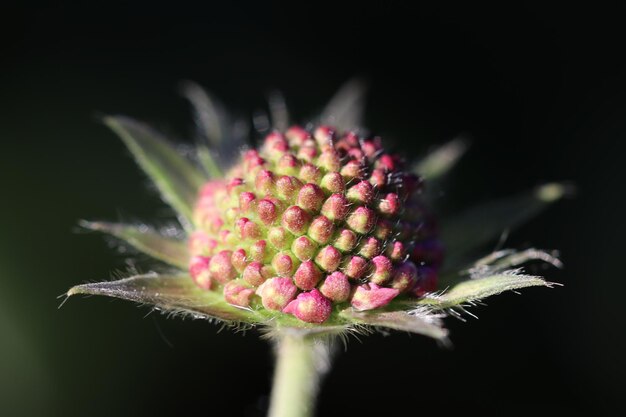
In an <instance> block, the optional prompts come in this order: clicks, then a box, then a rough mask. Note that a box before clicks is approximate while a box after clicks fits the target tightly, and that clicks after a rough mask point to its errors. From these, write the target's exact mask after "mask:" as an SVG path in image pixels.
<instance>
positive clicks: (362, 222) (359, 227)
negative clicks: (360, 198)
mask: <svg viewBox="0 0 626 417" xmlns="http://www.w3.org/2000/svg"><path fill="white" fill-rule="evenodd" d="M375 221H376V215H375V214H374V212H373V211H372V210H371V209H369V208H367V207H363V206H361V207H357V209H356V210H354V211H353V212H352V213H350V214H349V215H348V218H347V220H346V223H347V224H348V226H350V229H352V230H354V231H355V232H357V233H360V234H362V235H364V234H366V233H368V232H369V231H370V230H371V229H372V227H373V226H374V224H375Z"/></svg>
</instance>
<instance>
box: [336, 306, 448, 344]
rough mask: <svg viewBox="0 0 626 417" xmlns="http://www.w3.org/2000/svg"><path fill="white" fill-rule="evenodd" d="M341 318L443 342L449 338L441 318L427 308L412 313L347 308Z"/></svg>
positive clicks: (411, 311)
mask: <svg viewBox="0 0 626 417" xmlns="http://www.w3.org/2000/svg"><path fill="white" fill-rule="evenodd" d="M341 316H342V317H345V318H346V319H349V320H351V321H352V322H353V323H355V324H359V325H364V326H372V327H384V328H387V329H393V330H401V331H406V332H410V333H416V334H421V335H424V336H428V337H432V338H434V339H437V340H439V341H442V342H445V341H446V340H447V337H448V331H447V330H446V329H445V328H444V327H443V325H442V323H441V320H440V316H438V315H435V314H433V313H432V312H430V311H429V310H428V309H426V308H417V309H414V310H410V311H404V310H398V311H384V310H383V311H377V310H370V311H357V310H355V309H353V308H347V309H345V310H343V311H342V312H341Z"/></svg>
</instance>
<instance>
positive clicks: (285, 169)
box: [276, 153, 300, 175]
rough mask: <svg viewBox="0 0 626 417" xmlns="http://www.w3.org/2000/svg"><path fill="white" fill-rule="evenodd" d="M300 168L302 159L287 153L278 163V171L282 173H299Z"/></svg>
mask: <svg viewBox="0 0 626 417" xmlns="http://www.w3.org/2000/svg"><path fill="white" fill-rule="evenodd" d="M299 170H300V161H298V158H296V157H295V155H293V154H291V153H286V154H284V155H283V156H281V157H280V159H279V160H278V162H277V163H276V173H277V174H280V175H297V174H298V171H299Z"/></svg>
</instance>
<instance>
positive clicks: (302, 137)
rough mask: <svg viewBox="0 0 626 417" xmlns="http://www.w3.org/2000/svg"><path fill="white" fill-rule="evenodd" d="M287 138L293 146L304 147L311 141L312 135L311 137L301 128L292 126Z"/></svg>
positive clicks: (286, 133)
mask: <svg viewBox="0 0 626 417" xmlns="http://www.w3.org/2000/svg"><path fill="white" fill-rule="evenodd" d="M285 137H286V138H287V140H289V142H291V145H292V146H296V147H299V146H302V144H303V143H304V142H305V141H306V140H307V139H309V138H310V137H311V135H309V132H307V131H306V130H304V129H303V128H302V127H300V126H292V127H290V128H289V129H287V132H285Z"/></svg>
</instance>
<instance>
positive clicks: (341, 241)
mask: <svg viewBox="0 0 626 417" xmlns="http://www.w3.org/2000/svg"><path fill="white" fill-rule="evenodd" d="M357 241H358V237H357V235H356V233H354V232H353V231H352V230H350V229H341V230H340V231H339V232H338V233H337V236H336V237H335V240H334V241H333V246H334V247H335V248H337V249H339V250H340V251H341V252H344V253H345V252H350V251H351V250H352V249H354V247H355V246H356V243H357Z"/></svg>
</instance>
